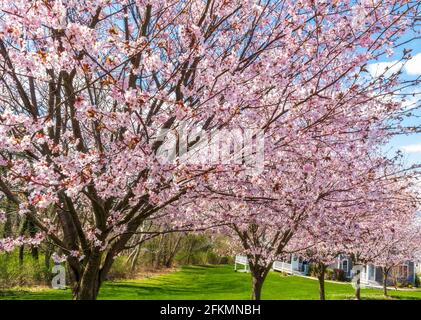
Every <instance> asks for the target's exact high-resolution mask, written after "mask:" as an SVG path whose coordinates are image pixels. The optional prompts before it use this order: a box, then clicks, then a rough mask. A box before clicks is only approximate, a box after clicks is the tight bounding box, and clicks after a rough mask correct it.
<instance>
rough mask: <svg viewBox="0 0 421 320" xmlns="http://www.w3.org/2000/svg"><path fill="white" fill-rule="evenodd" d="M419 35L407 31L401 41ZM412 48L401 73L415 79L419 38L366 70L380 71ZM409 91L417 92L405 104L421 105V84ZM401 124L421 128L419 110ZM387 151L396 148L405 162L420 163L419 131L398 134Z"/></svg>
mask: <svg viewBox="0 0 421 320" xmlns="http://www.w3.org/2000/svg"><path fill="white" fill-rule="evenodd" d="M416 36H418V37H420V36H421V33H418V34H416V33H413V32H411V33H408V34H407V35H406V36H405V38H404V39H402V40H403V41H405V40H407V39H410V38H412V37H416ZM404 48H406V49H412V52H411V55H412V59H411V60H409V61H408V62H407V63H406V64H405V66H403V69H402V71H403V75H402V77H403V78H404V79H416V78H418V77H420V76H421V39H415V40H413V41H412V42H410V43H408V44H406V45H405V46H403V47H400V48H397V49H396V50H395V53H394V55H392V56H390V57H383V58H381V59H379V61H378V62H376V63H373V64H371V65H369V68H368V70H369V71H370V73H372V74H373V73H375V72H381V71H379V70H382V69H383V70H384V67H385V66H387V65H389V66H392V65H394V64H393V63H394V62H396V60H399V59H400V58H401V57H402V51H403V49H404ZM401 67H402V66H399V65H397V66H394V67H392V69H393V68H397V69H400V68H401ZM411 93H418V95H416V96H415V97H411V98H409V99H407V102H406V103H405V104H408V108H409V106H411V107H414V106H421V95H420V93H421V84H420V85H418V86H417V87H416V88H414V90H413V91H412V92H411ZM403 124H404V125H405V126H418V127H419V128H420V129H421V110H418V111H416V112H415V113H414V116H412V117H410V118H407V119H405V120H404V122H403ZM386 150H387V152H391V153H393V152H395V151H397V150H400V151H402V153H403V156H404V161H405V163H406V164H421V133H419V134H410V135H400V136H396V137H395V138H393V139H392V141H391V143H390V144H389V145H388V146H387V148H386Z"/></svg>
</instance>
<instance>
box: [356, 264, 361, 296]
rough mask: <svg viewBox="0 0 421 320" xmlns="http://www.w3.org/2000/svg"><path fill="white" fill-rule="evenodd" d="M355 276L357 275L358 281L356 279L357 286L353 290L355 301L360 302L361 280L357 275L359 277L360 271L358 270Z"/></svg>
mask: <svg viewBox="0 0 421 320" xmlns="http://www.w3.org/2000/svg"><path fill="white" fill-rule="evenodd" d="M357 275H358V279H357V286H356V288H355V299H356V300H361V285H360V284H361V279H360V276H359V275H361V271H360V270H358V271H357Z"/></svg>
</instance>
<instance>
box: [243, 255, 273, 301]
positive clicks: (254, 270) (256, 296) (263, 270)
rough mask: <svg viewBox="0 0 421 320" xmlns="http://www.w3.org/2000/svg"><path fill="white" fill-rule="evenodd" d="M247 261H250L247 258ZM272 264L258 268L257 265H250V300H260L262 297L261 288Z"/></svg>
mask: <svg viewBox="0 0 421 320" xmlns="http://www.w3.org/2000/svg"><path fill="white" fill-rule="evenodd" d="M249 261H252V259H250V258H249ZM271 266H272V264H270V265H268V266H259V265H257V264H253V263H250V271H251V275H252V292H251V299H252V300H260V299H261V297H262V287H263V283H264V281H265V279H266V276H267V274H268V273H269V270H270V268H271Z"/></svg>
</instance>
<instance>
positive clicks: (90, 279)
mask: <svg viewBox="0 0 421 320" xmlns="http://www.w3.org/2000/svg"><path fill="white" fill-rule="evenodd" d="M100 264H101V255H100V254H99V253H98V252H94V253H92V254H91V256H90V257H89V260H88V263H87V265H86V268H85V270H84V272H83V274H82V277H81V278H80V280H79V281H78V283H77V284H76V286H75V288H74V290H73V299H74V300H96V298H97V296H98V292H99V288H100V286H101V280H100V279H101V278H100Z"/></svg>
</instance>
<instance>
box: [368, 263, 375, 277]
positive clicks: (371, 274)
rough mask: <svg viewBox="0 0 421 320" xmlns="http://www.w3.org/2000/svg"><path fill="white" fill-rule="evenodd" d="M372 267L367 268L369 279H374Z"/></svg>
mask: <svg viewBox="0 0 421 320" xmlns="http://www.w3.org/2000/svg"><path fill="white" fill-rule="evenodd" d="M374 268H375V267H374V266H368V278H369V279H374V270H375V269H374Z"/></svg>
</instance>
